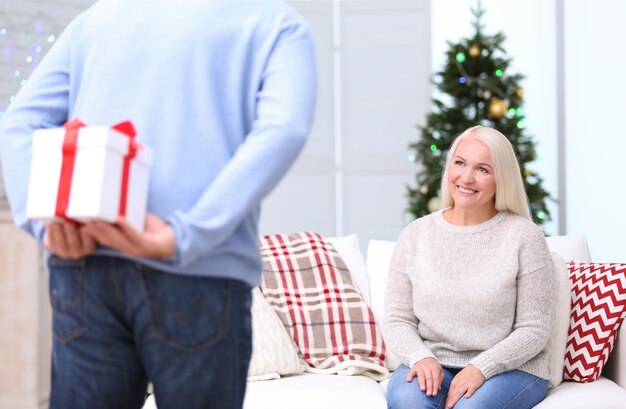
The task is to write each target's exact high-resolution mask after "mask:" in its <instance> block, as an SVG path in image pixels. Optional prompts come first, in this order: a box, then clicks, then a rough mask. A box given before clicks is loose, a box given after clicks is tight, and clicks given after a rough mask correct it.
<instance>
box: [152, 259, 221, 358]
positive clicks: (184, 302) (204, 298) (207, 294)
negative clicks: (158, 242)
mask: <svg viewBox="0 0 626 409" xmlns="http://www.w3.org/2000/svg"><path fill="white" fill-rule="evenodd" d="M142 270H143V271H142V280H143V282H144V286H145V290H146V293H147V299H148V303H149V310H150V320H151V324H152V327H153V330H154V333H155V334H156V336H157V337H158V338H159V339H160V340H161V341H163V342H164V343H166V344H168V345H170V346H172V347H174V348H177V349H180V350H185V351H196V350H200V349H203V348H207V347H210V346H213V345H215V344H217V343H218V342H220V341H221V340H222V339H223V338H224V337H225V336H226V334H227V333H228V329H229V323H228V317H229V315H230V308H231V305H230V304H231V280H227V279H215V278H206V277H190V276H182V275H176V274H170V273H164V272H160V271H157V270H152V269H148V268H142Z"/></svg>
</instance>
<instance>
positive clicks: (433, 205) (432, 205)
mask: <svg viewBox="0 0 626 409" xmlns="http://www.w3.org/2000/svg"><path fill="white" fill-rule="evenodd" d="M440 204H441V199H440V198H439V196H435V197H433V198H432V199H430V200H429V201H428V211H429V212H431V213H433V212H436V211H437V210H439V205H440Z"/></svg>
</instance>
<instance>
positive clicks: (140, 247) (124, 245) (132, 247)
mask: <svg viewBox="0 0 626 409" xmlns="http://www.w3.org/2000/svg"><path fill="white" fill-rule="evenodd" d="M85 230H86V231H87V233H88V234H89V235H90V236H91V237H93V238H94V239H95V240H96V241H97V242H98V243H99V244H101V245H103V246H107V247H110V248H112V249H116V250H118V251H120V252H122V253H124V254H126V255H127V256H130V257H150V258H158V259H166V258H169V257H172V256H173V255H174V251H175V250H176V239H175V238H174V232H173V231H172V228H171V227H170V226H169V224H167V223H166V222H165V221H164V220H162V219H159V218H158V217H157V216H155V215H153V214H150V213H148V214H146V227H145V231H138V230H136V229H134V228H133V226H131V225H130V224H128V222H127V221H126V220H124V219H123V218H120V219H118V221H117V223H115V224H110V223H106V222H101V221H96V222H90V223H87V224H86V225H85Z"/></svg>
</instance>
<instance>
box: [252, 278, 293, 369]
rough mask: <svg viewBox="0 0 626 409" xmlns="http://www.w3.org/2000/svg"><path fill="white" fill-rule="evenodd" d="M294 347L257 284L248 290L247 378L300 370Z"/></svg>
mask: <svg viewBox="0 0 626 409" xmlns="http://www.w3.org/2000/svg"><path fill="white" fill-rule="evenodd" d="M304 369H305V366H304V363H302V362H301V361H300V358H298V350H297V348H296V346H295V344H294V343H293V341H292V340H291V337H289V334H288V333H287V330H286V329H285V327H284V326H283V323H282V322H281V321H280V318H278V316H277V315H276V313H275V312H274V310H273V309H272V306H271V305H269V304H268V302H267V301H266V300H265V297H263V294H261V290H259V287H255V288H254V289H253V290H252V358H251V360H250V368H249V369H248V381H263V380H268V379H278V378H280V376H281V375H291V374H298V373H302V372H304Z"/></svg>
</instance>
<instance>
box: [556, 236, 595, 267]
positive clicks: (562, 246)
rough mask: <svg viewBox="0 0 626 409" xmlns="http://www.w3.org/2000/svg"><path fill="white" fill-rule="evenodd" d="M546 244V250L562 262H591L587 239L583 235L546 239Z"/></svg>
mask: <svg viewBox="0 0 626 409" xmlns="http://www.w3.org/2000/svg"><path fill="white" fill-rule="evenodd" d="M546 243H548V249H550V251H552V252H555V253H557V254H558V255H560V256H561V257H562V258H563V260H564V261H574V262H576V263H590V262H591V255H590V254H589V247H588V246H587V238H586V237H585V236H583V235H577V234H568V235H567V236H552V237H546Z"/></svg>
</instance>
